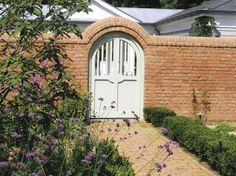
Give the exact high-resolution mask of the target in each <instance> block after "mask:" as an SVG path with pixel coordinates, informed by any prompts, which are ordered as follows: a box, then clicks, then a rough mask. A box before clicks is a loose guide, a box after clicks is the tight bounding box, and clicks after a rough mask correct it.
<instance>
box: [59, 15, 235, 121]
mask: <svg viewBox="0 0 236 176" xmlns="http://www.w3.org/2000/svg"><path fill="white" fill-rule="evenodd" d="M110 32H124V33H126V34H128V35H130V36H132V37H133V38H134V39H135V40H136V41H137V42H138V43H139V44H140V46H141V47H142V48H143V51H144V57H145V58H144V62H145V66H144V67H145V75H144V106H164V107H168V108H170V109H173V110H174V111H176V112H177V114H179V115H186V116H190V117H191V116H193V114H194V113H193V108H192V94H191V90H192V89H195V90H196V91H197V95H198V97H199V100H200V97H201V96H200V94H201V92H202V90H207V91H208V95H209V100H210V102H211V112H210V113H208V115H207V116H208V119H209V120H215V121H222V120H228V121H236V39H223V38H193V37H164V36H150V35H149V34H147V33H146V31H145V30H144V29H143V28H142V27H141V26H140V25H138V24H136V23H134V22H132V21H130V20H127V19H123V18H119V17H112V18H107V19H104V20H100V21H97V22H96V23H94V24H92V25H91V26H89V27H88V28H87V29H86V30H85V31H84V33H83V39H79V38H77V37H75V36H72V38H70V39H64V40H62V41H61V42H60V43H61V44H62V45H64V46H65V48H66V50H67V52H68V54H69V56H70V58H71V59H72V60H73V62H68V63H67V64H68V66H69V68H68V70H69V71H70V72H71V73H72V74H73V75H74V76H75V78H74V81H75V83H76V84H80V85H81V88H82V90H84V91H88V83H89V82H88V80H89V71H88V68H89V59H88V58H89V51H90V49H91V46H92V45H93V44H94V42H96V41H97V40H98V39H99V38H100V37H102V36H103V35H105V34H107V33H110Z"/></svg>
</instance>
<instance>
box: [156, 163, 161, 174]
mask: <svg viewBox="0 0 236 176" xmlns="http://www.w3.org/2000/svg"><path fill="white" fill-rule="evenodd" d="M156 169H157V172H161V170H162V165H161V164H160V163H156Z"/></svg>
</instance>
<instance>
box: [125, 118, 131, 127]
mask: <svg viewBox="0 0 236 176" xmlns="http://www.w3.org/2000/svg"><path fill="white" fill-rule="evenodd" d="M123 121H124V122H125V123H126V125H127V127H130V121H129V119H124V120H123Z"/></svg>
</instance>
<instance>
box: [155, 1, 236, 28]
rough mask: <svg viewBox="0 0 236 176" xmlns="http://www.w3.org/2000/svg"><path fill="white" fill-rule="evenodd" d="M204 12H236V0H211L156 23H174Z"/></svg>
mask: <svg viewBox="0 0 236 176" xmlns="http://www.w3.org/2000/svg"><path fill="white" fill-rule="evenodd" d="M202 12H236V0H211V1H208V2H205V3H203V4H201V5H199V6H196V7H193V8H190V9H186V10H183V11H181V12H179V13H176V14H174V15H171V16H169V17H167V18H165V19H162V20H157V21H156V23H157V24H160V23H164V22H167V21H173V20H176V19H180V18H184V17H187V16H192V15H195V14H199V13H202Z"/></svg>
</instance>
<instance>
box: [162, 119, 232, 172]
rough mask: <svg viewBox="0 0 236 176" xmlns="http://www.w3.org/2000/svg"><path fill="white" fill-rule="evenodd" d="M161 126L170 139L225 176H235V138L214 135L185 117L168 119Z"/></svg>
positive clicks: (196, 122) (218, 134) (200, 124)
mask: <svg viewBox="0 0 236 176" xmlns="http://www.w3.org/2000/svg"><path fill="white" fill-rule="evenodd" d="M163 126H164V127H165V128H167V129H168V130H169V135H170V137H171V138H172V139H174V140H177V141H178V142H179V143H180V144H181V145H182V146H184V147H185V148H187V149H188V150H189V151H191V152H193V153H195V154H196V155H198V156H199V157H200V158H201V159H202V160H204V161H207V162H208V163H209V164H210V165H211V166H212V167H213V168H214V169H216V170H218V171H220V173H221V174H222V175H225V176H235V175H236V157H235V156H236V138H234V137H231V136H229V135H226V134H222V133H215V132H214V131H212V130H211V129H209V128H207V127H205V126H204V125H203V124H202V123H200V122H199V121H194V120H191V119H188V118H186V117H168V118H166V119H165V120H164V122H163Z"/></svg>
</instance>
